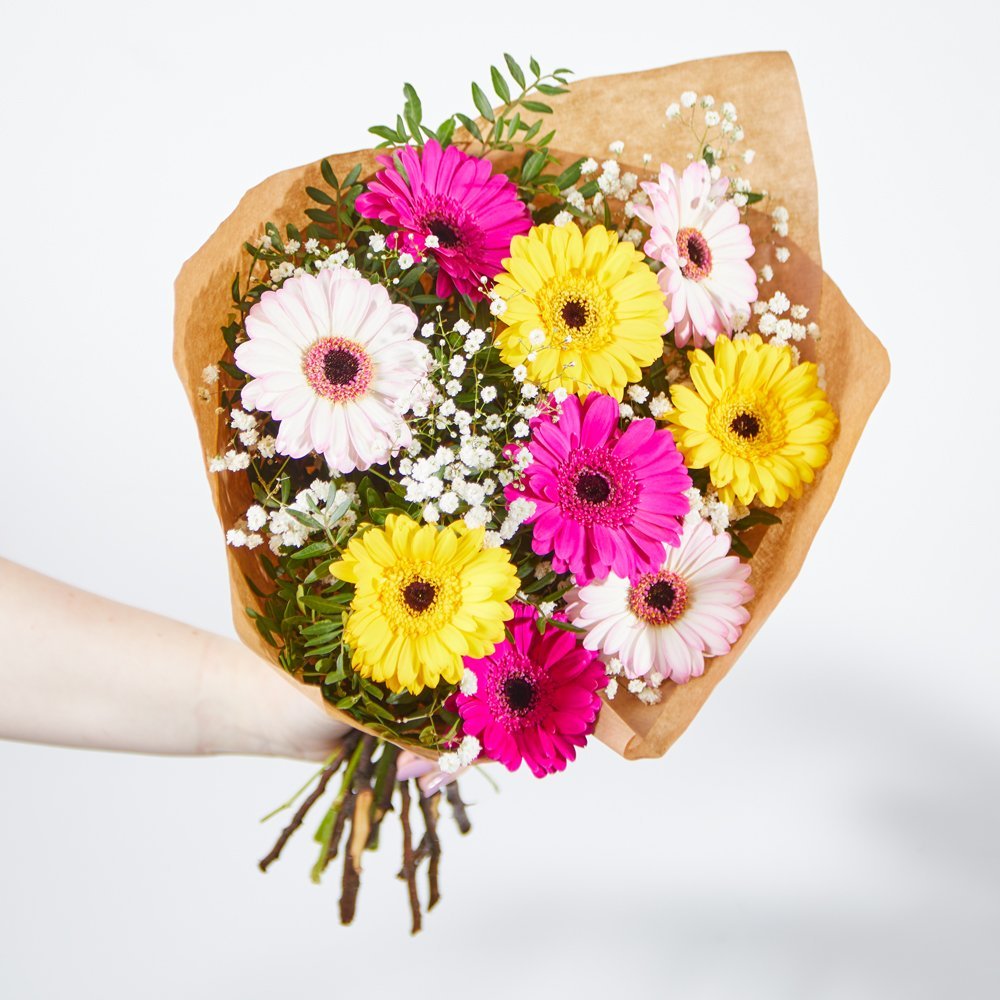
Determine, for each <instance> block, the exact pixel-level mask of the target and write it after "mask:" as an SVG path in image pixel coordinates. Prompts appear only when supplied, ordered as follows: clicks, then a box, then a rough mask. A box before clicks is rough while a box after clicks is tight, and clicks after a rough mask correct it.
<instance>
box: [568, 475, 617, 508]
mask: <svg viewBox="0 0 1000 1000" xmlns="http://www.w3.org/2000/svg"><path fill="white" fill-rule="evenodd" d="M576 495H577V496H578V497H579V498H580V499H581V500H585V501H586V502H587V503H604V501H605V500H607V499H608V497H609V496H611V484H610V483H609V482H608V481H607V480H606V479H605V478H604V476H602V475H601V474H600V473H599V472H584V473H582V474H581V475H580V478H579V479H577V481H576Z"/></svg>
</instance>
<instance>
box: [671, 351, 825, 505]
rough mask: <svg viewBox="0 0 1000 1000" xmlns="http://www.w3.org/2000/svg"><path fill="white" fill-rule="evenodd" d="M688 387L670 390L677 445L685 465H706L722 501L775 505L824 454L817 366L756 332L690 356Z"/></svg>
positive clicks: (796, 489) (795, 492) (808, 477)
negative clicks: (711, 352)
mask: <svg viewBox="0 0 1000 1000" xmlns="http://www.w3.org/2000/svg"><path fill="white" fill-rule="evenodd" d="M692 358H693V359H692V362H691V379H692V381H693V382H694V388H693V389H690V388H688V387H687V386H685V385H673V386H671V387H670V395H671V398H672V399H673V404H674V409H673V410H672V411H671V412H670V413H669V414H668V415H667V419H668V420H669V421H670V422H671V423H672V424H673V425H674V427H673V432H674V437H675V438H676V439H677V447H678V448H680V450H681V451H682V452H683V453H684V461H685V464H686V465H687V466H688V468H691V469H704V468H708V470H709V476H710V477H711V480H712V484H713V485H714V486H715V488H716V491H717V492H718V494H719V499H720V500H721V501H722V502H723V503H727V504H730V505H731V504H734V503H735V502H736V501H737V500H738V501H739V502H740V503H741V504H749V503H750V501H751V500H753V499H754V497H759V498H760V500H761V502H762V503H763V504H764V505H765V506H767V507H780V506H781V505H782V504H783V503H784V502H785V501H786V500H787V499H788V498H789V497H790V496H792V497H799V496H801V495H802V487H803V484H804V483H811V482H812V481H813V478H814V475H815V470H816V469H818V468H820V467H821V466H822V465H824V464H825V463H826V461H827V459H829V457H830V449H829V448H828V447H827V445H828V443H829V441H830V439H831V438H832V437H833V434H834V431H835V430H836V427H837V417H836V415H835V414H834V412H833V409H832V407H831V406H830V404H829V403H828V402H827V399H826V393H824V392H823V390H822V389H820V388H819V386H818V385H817V383H816V366H815V365H814V364H812V363H810V362H805V363H803V364H798V365H797V364H795V363H794V361H793V359H792V349H791V348H790V347H787V346H786V347H779V346H778V345H776V344H767V343H764V341H763V340H762V339H761V338H760V336H759V335H758V334H756V333H755V334H754V335H753V336H752V337H749V338H746V339H743V340H733V341H731V340H730V339H729V338H728V337H725V336H720V337H719V339H718V340H717V341H716V343H715V358H714V360H713V359H712V358H711V357H709V355H708V354H706V353H705V352H704V351H694V352H693V356H692Z"/></svg>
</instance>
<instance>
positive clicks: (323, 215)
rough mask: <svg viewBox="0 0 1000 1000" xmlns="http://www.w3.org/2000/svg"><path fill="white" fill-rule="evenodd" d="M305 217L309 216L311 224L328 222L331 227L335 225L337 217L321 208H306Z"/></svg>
mask: <svg viewBox="0 0 1000 1000" xmlns="http://www.w3.org/2000/svg"><path fill="white" fill-rule="evenodd" d="M306 215H307V216H309V218H310V219H312V220H313V222H329V223H332V224H333V225H336V223H337V217H336V216H335V215H333V214H331V213H330V212H327V211H326V209H323V208H307V209H306Z"/></svg>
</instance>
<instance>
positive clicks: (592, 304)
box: [496, 224, 667, 400]
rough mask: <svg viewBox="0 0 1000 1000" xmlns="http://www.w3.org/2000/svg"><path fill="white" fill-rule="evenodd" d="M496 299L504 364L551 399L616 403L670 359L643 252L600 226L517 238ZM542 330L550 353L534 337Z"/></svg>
mask: <svg viewBox="0 0 1000 1000" xmlns="http://www.w3.org/2000/svg"><path fill="white" fill-rule="evenodd" d="M503 266H504V268H505V271H504V272H503V274H501V275H499V276H498V277H497V280H496V290H497V292H498V294H499V295H500V297H501V298H502V299H503V300H505V301H506V304H507V308H506V310H505V311H504V312H503V314H502V316H501V322H502V323H504V324H506V329H505V330H503V331H501V332H500V333H499V334H498V335H497V344H498V345H499V347H500V357H501V358H502V359H503V361H505V362H506V363H507V364H508V365H510V366H511V367H512V368H513V367H517V366H518V365H524V367H525V369H526V370H527V376H528V378H529V379H530V380H531V381H533V382H538V383H539V384H540V385H542V386H544V388H545V389H547V390H548V391H550V392H551V391H552V390H554V389H558V388H560V387H562V388H564V389H566V390H567V391H568V392H575V393H578V394H579V395H580V397H581V398H582V399H585V398H586V397H587V395H588V394H589V393H590V392H591V391H593V390H595V389H596V390H597V391H598V392H604V393H607V394H608V395H610V396H614V397H615V399H619V400H620V399H621V398H622V391H623V390H624V388H625V386H626V384H627V383H629V382H638V381H639V380H640V379H641V378H642V371H641V369H642V368H643V367H645V366H647V365H651V364H652V363H653V362H654V361H655V360H656V359H657V358H659V357H660V356H661V355H662V354H663V332H664V330H665V328H666V327H665V324H666V322H667V309H666V306H664V304H663V293H662V292H661V291H660V288H659V285H657V283H656V275H655V274H653V272H652V271H651V270H650V269H649V267H648V266H647V265H646V263H645V261H644V260H643V258H642V254H641V253H639V251H638V250H636V248H635V247H634V246H633V245H632V244H631V243H628V242H622V241H620V240H619V239H618V237H617V235H616V234H615V233H613V232H611V231H610V230H608V229H605V228H604V227H603V226H594V227H593V228H592V229H588V230H587V232H586V234H582V233H581V232H580V230H579V228H578V227H577V226H576V225H574V224H568V225H565V226H552V225H543V226H536V227H535V228H534V229H532V230H531V232H529V233H528V235H527V236H519V237H516V238H515V239H514V241H513V242H512V243H511V247H510V257H509V258H508V259H507V260H505V261H504V262H503ZM536 330H541V331H542V333H543V334H544V337H545V343H544V345H541V346H538V345H536V344H535V343H534V341H533V338H532V334H533V333H534V332H535V331H536Z"/></svg>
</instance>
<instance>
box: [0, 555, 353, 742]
mask: <svg viewBox="0 0 1000 1000" xmlns="http://www.w3.org/2000/svg"><path fill="white" fill-rule="evenodd" d="M347 731H348V728H347V726H345V725H343V724H342V723H339V722H337V721H335V720H334V719H333V718H331V717H330V716H329V715H328V714H327V713H326V712H325V711H324V710H323V709H322V708H321V707H320V706H319V705H318V704H316V703H314V702H313V701H312V700H311V699H310V698H308V697H306V696H305V694H304V693H303V692H302V691H300V690H297V689H296V687H295V686H293V683H292V682H291V680H290V678H287V677H285V676H282V675H281V674H280V672H279V671H277V670H275V669H273V668H272V667H271V666H269V665H268V664H267V663H265V662H264V661H263V660H261V659H260V658H259V657H257V656H256V655H255V654H254V653H252V652H250V650H248V649H247V648H246V647H244V646H243V645H242V644H240V643H238V642H235V641H234V640H232V639H227V638H224V637H223V636H218V635H214V634H212V633H211V632H205V631H203V630H201V629H197V628H194V627H193V626H191V625H184V624H182V623H180V622H176V621H172V620H171V619H169V618H164V617H162V616H160V615H156V614H152V613H150V612H148V611H141V610H138V609H136V608H132V607H129V606H127V605H124V604H119V603H118V602H116V601H111V600H108V599H106V598H102V597H98V596H96V595H94V594H90V593H87V592H86V591H83V590H79V589H77V588H75V587H71V586H69V585H68V584H64V583H60V582H59V581H57V580H53V579H51V578H50V577H46V576H43V575H42V574H40V573H35V572H33V571H32V570H29V569H26V568H24V567H22V566H18V565H16V564H15V563H12V562H9V561H7V560H4V559H0V738H2V739H12V740H24V741H27V742H33V743H52V744H57V745H60V746H73V747H89V748H94V749H105V750H128V751H135V752H139V753H159V754H214V753H236V754H262V755H269V756H282V757H300V758H305V759H310V760H322V759H323V758H324V757H326V756H327V755H328V754H329V752H330V750H331V748H332V747H333V746H334V745H335V744H336V742H337V741H338V740H339V739H340V738H341V737H342V736H343V735H344V734H345V733H346V732H347Z"/></svg>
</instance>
